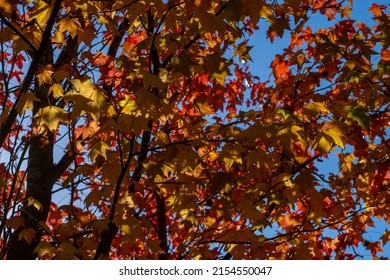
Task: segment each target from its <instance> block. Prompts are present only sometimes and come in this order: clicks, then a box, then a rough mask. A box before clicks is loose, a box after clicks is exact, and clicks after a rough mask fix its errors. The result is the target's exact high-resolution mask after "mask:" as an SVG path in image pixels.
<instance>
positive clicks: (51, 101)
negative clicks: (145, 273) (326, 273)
mask: <svg viewBox="0 0 390 280" xmlns="http://www.w3.org/2000/svg"><path fill="white" fill-rule="evenodd" d="M352 9H353V1H352V0H349V1H345V0H301V1H298V0H285V1H266V0H218V1H217V0H208V1H205V0H194V1H187V0H165V1H163V0H120V1H113V0H106V1H86V0H72V1H69V0H45V1H43V0H38V1H29V0H24V1H17V0H14V1H11V0H0V58H1V65H0V153H1V154H0V155H1V159H0V234H1V236H0V256H1V258H3V259H5V258H7V259H35V258H40V259H330V258H332V259H354V258H358V257H359V256H360V255H359V252H358V251H357V250H356V249H358V248H360V249H361V248H363V249H364V250H367V251H368V252H370V253H371V255H372V258H380V253H381V251H383V246H384V245H386V243H387V242H388V240H389V239H390V232H389V231H388V230H387V229H382V231H381V232H380V235H379V238H377V239H370V238H367V235H365V233H366V232H367V230H369V229H370V228H375V227H376V221H384V222H385V223H390V217H389V213H390V190H389V179H390V158H389V153H390V140H389V139H388V133H389V129H388V126H389V121H390V110H389V105H390V76H389V74H390V72H389V65H390V50H388V48H389V45H390V43H389V42H390V41H389V37H390V34H389V32H390V25H389V22H390V19H389V15H388V13H387V11H386V9H387V7H386V6H384V5H379V4H372V6H371V8H370V9H369V11H366V12H367V13H370V14H371V17H372V18H373V20H374V21H375V23H374V25H373V26H371V25H370V24H368V23H365V22H360V21H357V20H354V19H353V18H351V11H352ZM315 17H318V18H325V19H327V20H328V21H329V26H328V27H324V28H319V29H314V28H313V27H312V26H311V24H310V23H311V22H310V20H311V19H312V18H315ZM260 22H265V23H266V25H267V31H266V34H267V38H263V39H264V40H270V41H274V40H277V38H279V37H283V36H289V38H290V40H289V44H287V45H286V46H285V48H284V49H283V51H282V52H281V53H280V54H278V55H276V56H275V58H274V59H273V61H272V63H271V65H270V73H269V74H270V76H269V79H268V80H261V79H260V78H259V77H257V76H256V75H255V74H254V73H252V70H251V68H250V67H249V66H248V64H247V63H244V62H246V61H250V60H251V53H252V52H253V50H254V49H253V46H251V45H250V43H249V42H250V40H249V38H250V36H252V35H253V33H254V32H256V30H257V29H258V28H259V23H260ZM256 44H257V45H256V48H257V49H261V41H258V42H256ZM262 51H267V50H266V49H265V50H262ZM254 63H259V62H256V61H255V62H254ZM330 155H334V156H337V158H338V172H335V173H324V172H323V170H321V168H319V164H320V163H321V161H322V160H324V159H326V158H327V157H328V156H330Z"/></svg>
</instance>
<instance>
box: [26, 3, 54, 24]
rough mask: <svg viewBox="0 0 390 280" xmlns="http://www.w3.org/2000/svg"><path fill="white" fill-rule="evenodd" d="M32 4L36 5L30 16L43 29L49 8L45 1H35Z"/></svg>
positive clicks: (48, 15) (48, 14)
mask: <svg viewBox="0 0 390 280" xmlns="http://www.w3.org/2000/svg"><path fill="white" fill-rule="evenodd" d="M34 4H35V6H37V7H36V9H35V10H33V12H31V14H30V17H31V18H32V19H35V20H36V22H37V24H38V25H39V26H40V28H41V29H42V30H43V29H45V26H46V22H47V20H48V19H49V17H50V13H51V8H50V6H49V4H47V3H46V2H45V1H36V2H35V3H34Z"/></svg>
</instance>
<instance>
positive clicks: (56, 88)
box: [49, 83, 64, 98]
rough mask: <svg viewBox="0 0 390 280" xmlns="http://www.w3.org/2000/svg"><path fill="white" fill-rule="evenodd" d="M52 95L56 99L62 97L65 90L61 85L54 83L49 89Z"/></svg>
mask: <svg viewBox="0 0 390 280" xmlns="http://www.w3.org/2000/svg"><path fill="white" fill-rule="evenodd" d="M50 93H52V94H53V97H54V98H57V97H60V96H63V95H64V89H63V88H62V86H61V85H60V84H59V83H54V84H53V85H52V86H51V87H50V88H49V94H50Z"/></svg>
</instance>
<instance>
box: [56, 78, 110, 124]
mask: <svg viewBox="0 0 390 280" xmlns="http://www.w3.org/2000/svg"><path fill="white" fill-rule="evenodd" d="M71 83H72V84H73V86H74V87H75V90H72V91H70V92H68V93H67V94H65V95H64V97H63V99H64V100H72V101H76V105H75V107H74V112H75V114H76V115H77V116H76V117H79V116H81V115H83V114H85V113H90V114H91V116H92V118H93V119H94V120H95V121H99V118H100V113H101V110H102V109H104V108H106V103H105V98H104V95H103V93H102V92H101V90H100V89H99V88H98V87H96V86H95V85H94V84H92V83H91V81H90V80H88V79H85V80H79V79H74V80H71Z"/></svg>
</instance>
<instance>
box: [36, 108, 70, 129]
mask: <svg viewBox="0 0 390 280" xmlns="http://www.w3.org/2000/svg"><path fill="white" fill-rule="evenodd" d="M68 115H69V114H68V112H66V111H65V110H64V109H62V108H60V107H56V106H46V107H43V108H41V109H39V111H38V113H37V114H36V115H35V117H37V118H38V122H39V124H40V125H46V126H47V128H48V129H49V130H51V131H53V130H56V129H57V128H58V125H59V123H60V122H61V123H69V120H68Z"/></svg>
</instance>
